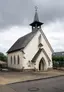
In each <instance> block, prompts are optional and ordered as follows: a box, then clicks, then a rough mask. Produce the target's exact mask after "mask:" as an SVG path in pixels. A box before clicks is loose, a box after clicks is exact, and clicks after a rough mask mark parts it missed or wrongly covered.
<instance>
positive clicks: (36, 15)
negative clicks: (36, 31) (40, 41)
mask: <svg viewBox="0 0 64 92" xmlns="http://www.w3.org/2000/svg"><path fill="white" fill-rule="evenodd" d="M37 9H38V7H37V6H35V16H34V21H39V18H38V13H37Z"/></svg>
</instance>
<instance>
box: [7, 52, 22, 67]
mask: <svg viewBox="0 0 64 92" xmlns="http://www.w3.org/2000/svg"><path fill="white" fill-rule="evenodd" d="M18 55H19V59H20V62H19V64H18V62H17V57H18ZM11 56H12V64H11ZM14 56H15V58H16V63H15V64H14ZM22 57H23V54H22V52H20V51H16V52H12V53H10V54H8V67H10V68H16V69H21V68H22V62H23V60H22Z"/></svg>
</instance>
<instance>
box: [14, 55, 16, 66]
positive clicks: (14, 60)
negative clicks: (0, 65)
mask: <svg viewBox="0 0 64 92" xmlns="http://www.w3.org/2000/svg"><path fill="white" fill-rule="evenodd" d="M14 64H16V58H15V56H14Z"/></svg>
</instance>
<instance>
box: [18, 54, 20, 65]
mask: <svg viewBox="0 0 64 92" xmlns="http://www.w3.org/2000/svg"><path fill="white" fill-rule="evenodd" d="M17 59H18V64H19V63H20V58H19V55H18V57H17Z"/></svg>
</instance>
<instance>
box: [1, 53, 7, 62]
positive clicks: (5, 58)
mask: <svg viewBox="0 0 64 92" xmlns="http://www.w3.org/2000/svg"><path fill="white" fill-rule="evenodd" d="M0 60H2V61H6V62H7V56H6V55H4V54H3V53H2V52H0Z"/></svg>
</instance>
